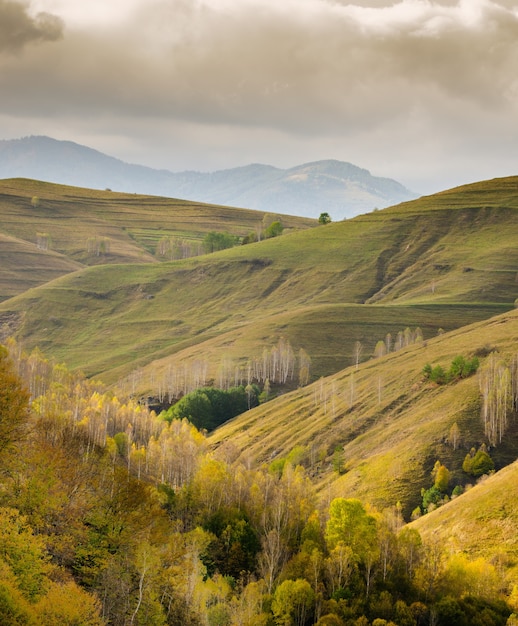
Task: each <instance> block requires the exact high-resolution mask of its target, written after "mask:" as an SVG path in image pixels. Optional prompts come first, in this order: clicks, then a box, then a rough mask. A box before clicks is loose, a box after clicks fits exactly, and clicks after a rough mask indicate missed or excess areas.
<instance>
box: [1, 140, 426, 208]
mask: <svg viewBox="0 0 518 626" xmlns="http://www.w3.org/2000/svg"><path fill="white" fill-rule="evenodd" d="M18 177H23V178H34V179H37V180H44V181H48V182H55V183H61V184H66V185H74V186H79V187H88V188H91V189H108V188H109V189H112V190H113V191H125V192H134V193H139V194H153V195H159V196H167V197H172V198H182V199H185V200H195V201H199V202H210V203H214V204H225V205H229V206H235V207H243V208H250V209H256V210H259V211H268V212H272V213H284V214H289V215H299V216H306V217H318V215H320V213H322V212H324V211H326V212H328V213H329V214H330V215H331V216H332V218H333V219H335V220H338V219H343V218H346V217H352V216H354V215H358V214H360V213H366V212H369V211H372V210H373V209H375V208H380V209H381V208H384V207H387V206H391V205H393V204H397V203H399V202H403V201H406V200H411V199H414V198H416V194H415V193H412V192H411V191H409V190H408V189H406V188H405V187H404V186H403V185H401V184H400V183H398V182H397V181H395V180H392V179H389V178H380V177H376V176H372V175H371V174H370V172H369V171H368V170H365V169H362V168H360V167H357V166H356V165H352V164H351V163H346V162H343V161H336V160H325V161H316V162H314V163H306V164H303V165H298V166H296V167H292V168H290V169H279V168H276V167H272V166H270V165H259V164H253V165H246V166H244V167H237V168H232V169H226V170H220V171H216V172H209V173H204V172H195V171H184V172H176V173H175V172H170V171H168V170H158V169H153V168H150V167H145V166H142V165H133V164H129V163H125V162H123V161H121V160H119V159H116V158H113V157H110V156H108V155H106V154H103V153H101V152H98V151H97V150H93V149H91V148H88V147H86V146H82V145H80V144H77V143H73V142H71V141H58V140H55V139H51V138H50V137H43V136H33V137H24V138H22V139H12V140H0V178H18Z"/></svg>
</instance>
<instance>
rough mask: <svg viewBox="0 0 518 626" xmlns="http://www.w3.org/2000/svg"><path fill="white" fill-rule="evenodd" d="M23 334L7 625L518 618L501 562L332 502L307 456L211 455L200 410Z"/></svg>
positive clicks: (6, 423) (3, 399) (0, 498)
mask: <svg viewBox="0 0 518 626" xmlns="http://www.w3.org/2000/svg"><path fill="white" fill-rule="evenodd" d="M11 347H12V350H11V356H9V355H8V353H7V351H6V350H2V351H1V352H0V425H1V427H2V441H3V442H4V445H3V448H2V450H1V451H0V454H1V459H0V460H1V468H2V472H1V474H0V572H1V576H0V614H1V615H2V619H3V623H6V624H34V625H37V624H41V625H45V626H48V625H52V624H72V623H73V624H77V625H78V626H82V625H85V626H86V625H88V626H97V625H101V624H107V625H108V624H110V625H111V624H113V625H116V626H127V625H130V624H134V625H137V624H140V625H146V626H161V625H165V624H170V625H175V626H176V625H177V626H180V625H182V626H186V625H187V626H189V625H192V626H194V625H198V624H199V625H203V626H216V625H219V626H244V625H247V626H259V625H262V626H274V625H280V626H282V625H284V626H291V625H297V626H310V625H312V624H317V625H318V626H332V625H334V626H369V625H372V626H382V625H383V624H385V625H388V624H392V625H394V624H396V625H398V626H407V625H408V626H418V625H424V624H426V625H429V624H434V625H437V626H443V625H451V624H459V625H461V626H462V625H464V624H465V625H466V626H467V625H468V624H470V625H471V624H474V625H475V626H483V625H486V624H487V625H490V624H493V625H497V626H499V625H502V626H503V625H504V624H505V623H506V621H507V619H508V617H509V615H510V614H511V610H512V607H511V606H510V605H509V604H508V603H507V602H506V601H505V597H504V596H503V595H502V593H501V590H502V588H504V587H503V586H504V581H503V578H502V572H501V571H500V570H499V568H497V567H496V566H495V565H494V564H491V563H489V562H487V561H485V560H484V559H476V560H470V559H469V558H467V557H466V556H465V555H461V554H452V553H451V552H450V551H447V550H445V549H443V548H444V547H443V546H441V545H439V544H437V543H435V542H433V541H432V542H430V543H426V542H424V541H423V539H422V538H421V537H420V535H419V533H418V532H417V531H416V530H415V529H413V528H411V527H408V526H407V525H405V524H404V521H403V519H402V516H401V509H400V507H398V506H397V505H395V506H393V507H389V508H388V509H386V510H384V511H377V510H376V509H374V508H372V507H368V506H366V505H364V504H363V503H361V502H360V501H358V500H354V499H346V498H336V499H334V500H332V501H331V502H329V501H327V500H326V499H325V498H323V499H319V498H318V497H317V494H316V491H315V488H314V486H313V484H312V482H311V480H310V479H309V477H308V476H307V474H306V472H305V470H304V468H303V467H302V466H300V465H297V464H296V460H295V458H294V457H293V458H292V461H293V462H291V461H289V460H286V462H285V463H284V464H283V465H282V467H280V466H279V464H277V465H276V466H275V467H271V466H264V467H251V466H250V464H249V463H248V462H247V460H246V453H245V454H244V455H243V453H242V451H240V450H237V449H236V448H235V446H234V445H233V444H232V442H225V443H223V444H221V445H220V447H219V448H218V449H216V450H209V449H208V447H207V444H206V440H205V438H204V436H203V435H201V434H200V433H199V432H198V431H197V429H196V428H195V427H194V426H193V425H192V424H190V423H189V422H188V421H187V420H185V419H173V420H171V422H170V423H169V422H168V421H164V420H160V419H159V418H158V417H157V416H156V415H154V414H153V413H152V412H150V411H148V410H147V409H146V408H145V407H138V406H137V405H135V404H134V403H133V402H132V401H131V400H118V399H117V398H115V397H114V395H113V393H111V392H110V391H109V390H106V389H105V388H103V386H102V385H101V384H100V383H98V382H94V381H87V380H85V379H84V378H83V377H81V376H80V375H78V374H75V373H71V372H69V371H68V370H67V369H66V368H65V367H64V366H62V365H56V364H53V363H52V362H50V361H48V360H47V359H45V357H44V356H43V355H41V353H34V354H31V355H26V354H24V353H23V351H22V350H21V349H20V348H19V347H18V346H16V345H15V344H13V343H11ZM36 372H37V373H36ZM29 388H32V390H33V391H34V393H36V394H38V395H32V394H31V392H30V391H29V390H28V389H29ZM31 396H32V397H31ZM512 598H513V596H512V595H511V596H507V600H508V601H511V602H512V601H513V600H512ZM515 608H518V604H516V605H515Z"/></svg>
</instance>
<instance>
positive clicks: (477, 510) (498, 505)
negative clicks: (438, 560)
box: [412, 461, 518, 583]
mask: <svg viewBox="0 0 518 626" xmlns="http://www.w3.org/2000/svg"><path fill="white" fill-rule="evenodd" d="M412 526H414V527H415V528H417V529H418V530H419V532H420V533H421V534H422V536H423V537H424V538H425V539H428V540H429V539H433V540H434V541H437V542H439V544H441V545H443V546H445V547H446V548H447V549H448V548H451V549H452V551H459V552H463V553H465V554H467V555H468V556H469V557H470V558H472V559H475V558H477V557H480V556H481V557H483V558H485V559H486V560H488V561H490V562H493V563H498V562H500V561H501V562H502V563H505V564H506V566H507V567H508V568H510V572H509V578H510V579H511V580H514V582H515V583H516V582H517V581H518V461H517V462H515V463H513V464H511V465H509V466H507V467H505V468H503V469H502V470H500V471H499V472H497V473H496V474H495V475H494V476H491V477H489V478H487V479H486V480H484V481H483V482H482V483H480V484H478V485H475V486H474V487H473V488H472V489H470V490H469V491H466V493H464V494H462V495H461V496H459V497H458V498H455V500H452V501H451V502H449V503H448V504H446V505H444V506H442V507H440V508H439V509H436V510H435V511H432V512H431V513H429V514H428V515H425V516H423V517H422V518H420V519H418V520H416V521H415V522H413V523H412Z"/></svg>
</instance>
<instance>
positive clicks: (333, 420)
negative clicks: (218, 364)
mask: <svg viewBox="0 0 518 626" xmlns="http://www.w3.org/2000/svg"><path fill="white" fill-rule="evenodd" d="M491 350H497V351H498V354H499V356H500V358H502V359H503V360H504V361H506V360H507V361H510V359H511V357H512V355H513V354H515V353H516V352H517V351H518V311H511V312H509V313H506V314H504V315H501V316H497V317H495V318H492V319H491V320H488V321H484V322H479V323H476V324H473V325H471V326H468V327H464V328H461V329H458V330H456V331H453V332H450V333H447V334H444V335H441V336H440V337H436V338H434V339H432V340H429V341H427V342H425V343H422V344H416V345H413V346H409V347H407V348H404V349H403V350H401V351H398V352H395V353H391V354H389V355H387V356H385V357H382V358H379V359H372V360H370V361H368V362H366V363H363V364H361V365H360V366H359V368H358V369H356V368H355V367H349V368H347V369H345V370H343V371H341V372H339V373H338V374H336V375H334V376H331V377H328V378H325V379H322V380H319V381H317V382H315V383H313V384H312V385H310V386H308V387H305V388H302V389H299V390H297V391H294V392H291V393H289V394H286V395H284V396H282V397H279V398H277V399H275V400H273V401H271V402H269V403H266V404H264V405H261V406H259V407H258V408H256V409H253V410H251V411H249V412H247V413H245V414H243V415H241V416H239V417H237V418H235V419H233V420H232V421H230V422H227V423H226V424H224V425H223V426H221V427H220V428H219V429H218V430H216V431H215V432H214V433H213V434H211V435H210V437H209V441H210V442H211V444H212V445H215V446H217V445H219V444H221V443H222V442H224V441H231V442H232V443H233V445H235V446H236V447H237V449H238V450H239V451H240V453H241V455H242V457H243V458H246V459H249V460H250V461H251V462H253V463H270V462H271V461H272V460H274V459H279V458H286V457H288V456H289V455H290V453H292V452H293V450H294V449H296V448H297V447H301V448H302V449H303V451H302V452H301V451H299V453H297V458H298V459H299V460H301V462H302V463H303V464H305V465H306V466H307V467H308V471H309V472H310V474H312V475H313V476H314V478H315V480H316V482H317V484H318V485H319V487H320V489H321V490H322V492H323V493H325V494H327V495H328V496H329V497H330V498H331V497H335V496H339V495H341V496H346V497H353V496H354V497H359V498H360V499H361V500H363V501H367V502H371V503H373V504H375V505H376V506H377V507H380V508H384V507H386V506H390V505H394V504H396V503H397V502H400V503H401V504H402V506H403V510H404V512H405V514H406V515H407V517H408V516H409V515H410V512H411V511H412V510H413V508H414V507H415V506H417V504H419V499H420V495H419V494H420V490H421V488H422V487H424V488H426V489H428V488H429V487H431V486H432V484H433V481H432V479H431V476H430V472H431V470H432V468H433V465H434V463H435V461H436V460H440V461H441V462H442V463H444V464H445V465H446V466H447V467H448V468H449V469H450V470H451V471H452V472H454V474H455V473H457V472H460V471H461V467H462V462H463V460H464V457H465V455H466V453H467V452H468V451H469V450H470V448H471V447H472V446H476V447H478V446H479V445H480V444H481V443H482V442H483V441H485V437H484V430H483V424H482V421H481V419H480V393H479V388H478V378H477V376H476V375H475V376H473V377H471V378H468V379H465V380H462V381H460V382H457V383H452V384H449V385H443V386H437V385H435V384H433V383H430V382H429V381H427V380H425V379H424V378H423V376H422V369H423V366H424V365H425V364H426V363H431V364H434V365H435V364H440V365H442V366H443V367H444V368H445V369H447V368H448V366H449V364H450V363H451V361H452V360H453V358H454V357H455V356H457V355H463V356H466V357H468V356H469V357H471V356H473V355H474V354H480V355H481V357H480V358H481V361H482V363H483V362H484V358H485V357H484V356H483V355H486V354H487V353H488V352H489V351H491ZM454 423H457V425H458V427H459V429H460V433H461V435H460V436H461V445H460V447H459V448H458V449H457V450H454V449H453V447H452V446H451V445H450V444H449V443H448V442H447V441H448V437H449V432H450V429H451V427H452V425H453V424H454ZM517 435H518V423H516V421H515V422H512V423H511V425H510V431H509V436H508V438H506V439H505V441H504V443H503V444H501V445H500V446H498V447H497V448H496V449H495V450H493V451H492V455H493V458H494V459H495V460H496V462H497V465H499V466H503V465H506V464H508V463H510V462H511V461H513V460H514V459H515V458H516V457H517V456H518V436H517ZM336 447H340V448H343V450H344V453H343V463H344V473H343V474H341V475H340V474H339V473H338V472H337V471H335V469H334V468H333V455H334V451H335V449H336Z"/></svg>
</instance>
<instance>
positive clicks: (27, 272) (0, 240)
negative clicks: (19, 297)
mask: <svg viewBox="0 0 518 626" xmlns="http://www.w3.org/2000/svg"><path fill="white" fill-rule="evenodd" d="M81 267H82V265H81V263H78V262H77V261H73V260H72V259H69V258H67V257H66V256H64V255H62V254H59V253H58V252H53V251H50V252H49V251H47V250H41V249H39V248H38V246H37V245H36V243H29V242H27V241H24V240H21V239H17V238H16V237H10V236H9V235H4V234H3V233H1V232H0V268H1V269H0V300H1V299H6V298H9V297H11V296H14V295H16V294H18V293H19V292H20V288H21V287H20V285H21V284H23V287H24V289H29V288H31V287H35V286H37V285H41V284H42V283H46V282H49V281H51V280H53V279H54V278H57V277H59V276H62V275H63V274H68V273H70V272H75V271H76V270H78V269H80V268H81Z"/></svg>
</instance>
